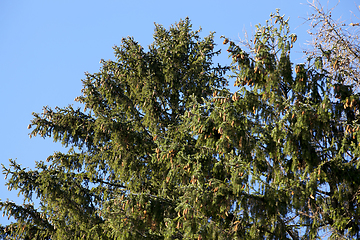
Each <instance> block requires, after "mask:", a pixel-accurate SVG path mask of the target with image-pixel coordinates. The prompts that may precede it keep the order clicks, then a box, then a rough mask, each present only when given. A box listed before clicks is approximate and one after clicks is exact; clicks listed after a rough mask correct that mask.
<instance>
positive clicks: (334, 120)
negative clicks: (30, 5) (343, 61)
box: [0, 13, 360, 239]
mask: <svg viewBox="0 0 360 240" xmlns="http://www.w3.org/2000/svg"><path fill="white" fill-rule="evenodd" d="M295 41H296V35H295V34H290V32H289V27H288V20H285V19H284V17H282V16H280V15H279V14H278V13H277V14H274V15H272V16H271V19H270V20H269V21H267V22H266V24H265V25H264V26H261V25H258V26H257V31H256V34H255V36H254V39H253V40H252V41H251V44H250V45H248V46H247V47H248V49H245V48H241V47H240V46H239V45H236V44H235V43H234V42H233V41H230V40H229V39H227V38H225V39H224V42H223V43H224V44H228V45H229V48H228V52H229V53H230V56H231V58H232V60H233V62H232V64H231V66H230V67H221V66H220V65H215V64H213V63H212V58H213V56H215V55H218V54H220V51H215V50H214V47H215V43H214V40H213V34H210V35H209V36H208V37H206V38H204V39H201V38H200V37H199V31H192V30H191V24H190V21H189V20H188V19H185V20H183V21H180V22H179V23H177V24H175V25H173V26H171V27H170V29H169V30H166V29H165V28H163V27H162V26H161V25H156V28H155V34H154V43H153V44H152V45H150V46H149V49H148V51H145V50H144V49H143V48H142V47H141V46H140V45H139V44H138V43H137V42H135V41H134V39H132V38H126V39H123V40H122V44H121V46H120V47H115V49H114V50H115V56H116V60H115V61H110V60H109V61H103V62H102V68H101V69H100V72H98V73H95V74H87V75H86V79H85V80H83V85H84V88H83V90H82V92H83V96H80V97H78V98H77V99H76V100H77V101H79V102H80V103H83V104H84V106H85V107H84V110H81V109H73V107H71V106H69V107H66V108H57V109H55V110H52V109H49V108H44V112H43V113H42V114H34V119H33V120H32V123H31V125H30V127H31V128H32V132H31V136H36V135H40V136H42V137H52V138H53V139H54V140H56V141H61V142H62V144H63V145H64V146H68V147H70V150H69V152H67V153H61V152H56V153H54V154H53V155H52V156H49V158H48V159H47V160H48V162H49V163H43V162H39V163H37V166H36V169H35V170H27V169H22V168H21V167H20V166H19V165H18V164H17V163H16V162H15V161H12V160H11V161H10V167H5V166H3V169H4V173H5V174H6V175H7V176H8V177H9V179H8V186H9V188H11V189H15V190H19V191H20V193H21V194H22V195H23V196H24V198H25V199H26V200H27V201H29V202H30V203H31V202H32V198H34V197H38V198H39V199H40V206H39V208H36V209H35V208H34V207H33V205H31V204H24V205H22V206H17V205H15V204H14V203H11V202H9V201H5V202H1V203H0V204H1V205H0V206H1V208H2V210H3V211H5V213H6V214H7V215H11V216H13V217H14V218H15V219H16V222H15V223H13V224H10V225H9V226H6V228H2V231H3V233H4V234H6V235H7V236H8V237H9V238H13V239H16V238H23V239H299V238H311V239H312V238H315V237H319V236H320V234H321V233H323V232H324V231H325V232H329V234H331V236H332V237H333V238H342V237H349V238H356V237H359V234H360V228H359V225H360V222H359V215H360V213H359V209H358V204H359V203H358V202H359V193H360V191H359V190H360V188H359V186H360V171H359V157H360V156H359V155H360V142H359V141H360V134H358V133H359V127H360V125H359V123H358V120H357V119H358V115H359V112H358V109H359V107H360V99H359V95H358V94H356V92H354V91H355V89H354V87H353V86H351V85H345V84H344V82H343V77H342V75H341V73H339V74H338V75H336V78H329V77H328V75H327V71H326V70H325V69H323V68H322V64H321V61H322V56H317V57H316V58H315V59H314V60H312V59H308V60H309V61H308V62H307V63H306V64H299V65H296V66H294V65H293V64H292V63H291V61H290V50H291V48H292V45H293V43H294V42H295ZM229 69H231V70H232V73H233V76H232V77H230V78H229V79H226V78H225V77H224V74H225V73H226V71H227V70H229ZM331 76H333V75H331ZM232 80H234V81H233V82H235V85H234V87H235V88H234V89H235V91H234V92H231V91H230V90H229V89H228V88H227V84H228V82H230V81H232ZM329 236H330V235H329Z"/></svg>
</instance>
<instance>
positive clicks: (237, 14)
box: [0, 0, 359, 224]
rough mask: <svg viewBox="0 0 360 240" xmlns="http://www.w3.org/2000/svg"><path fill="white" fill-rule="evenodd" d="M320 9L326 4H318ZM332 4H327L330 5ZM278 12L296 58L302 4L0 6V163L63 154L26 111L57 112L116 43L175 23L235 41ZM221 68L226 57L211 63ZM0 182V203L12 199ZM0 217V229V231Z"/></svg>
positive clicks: (35, 2) (343, 11) (302, 0)
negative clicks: (39, 133)
mask: <svg viewBox="0 0 360 240" xmlns="http://www.w3.org/2000/svg"><path fill="white" fill-rule="evenodd" d="M320 2H321V3H322V4H323V5H324V6H325V7H326V6H327V1H325V0H320ZM336 3H337V0H330V3H329V5H330V6H334V5H335V4H336ZM356 3H357V4H359V0H356V1H355V0H342V2H341V3H340V4H339V5H338V6H337V8H336V11H335V13H336V14H337V16H342V17H343V18H344V19H349V18H350V17H351V14H350V10H353V11H357V8H356ZM276 8H280V9H281V14H285V15H286V16H289V17H290V25H291V28H292V32H294V33H296V34H298V42H297V43H298V44H297V45H296V46H295V51H298V53H297V54H296V57H295V58H293V61H295V62H297V63H298V62H302V61H303V60H302V59H300V58H301V56H302V54H301V51H302V47H303V48H305V47H306V46H305V45H303V43H305V42H306V40H309V39H310V38H309V36H308V35H307V33H306V30H307V29H308V28H309V26H308V24H307V23H306V24H304V25H302V23H304V19H302V18H306V16H307V14H309V13H310V12H311V10H310V8H309V6H308V5H307V2H306V0H271V1H270V0H237V1H235V0H233V1H230V0H222V1H219V0H218V1H212V0H207V1H203V0H191V1H189V0H182V1H169V0H166V1H164V0H163V1H159V0H153V1H149V0H146V1H145V0H143V1H139V0H134V1H120V0H118V1H115V0H112V1H110V0H103V1H92V0H86V1H85V0H76V1H74V0H71V1H69V0H62V1H45V0H32V1H25V0H22V1H21V0H0V74H1V75H0V81H1V87H0V100H1V101H0V109H1V118H0V131H1V139H0V146H1V151H0V162H1V163H3V164H5V165H8V159H10V158H12V159H17V161H18V162H19V163H21V164H22V166H23V167H30V168H33V167H34V165H35V164H34V163H35V161H40V160H46V158H47V157H48V156H49V155H51V154H52V153H53V152H54V151H66V149H64V148H62V146H61V145H60V144H59V143H54V142H53V141H52V139H42V138H40V137H36V138H32V139H29V136H28V134H29V132H30V130H28V129H27V126H28V124H29V123H30V120H31V119H32V115H31V113H32V112H41V111H42V107H43V106H45V105H48V106H50V107H52V108H54V107H55V106H59V107H65V106H67V105H68V104H74V103H75V102H74V98H75V97H77V96H79V95H80V90H81V88H82V84H81V79H83V78H84V72H85V71H88V72H90V73H93V72H97V71H98V70H99V67H100V64H99V61H100V59H105V60H107V59H114V57H113V49H112V47H113V46H114V45H119V44H120V42H121V38H122V37H126V36H133V37H134V38H135V40H137V41H138V42H139V43H140V44H141V45H143V46H144V47H146V46H148V45H149V44H150V43H151V42H152V34H153V30H154V22H156V23H159V24H162V25H163V26H165V27H169V26H170V25H171V24H173V23H175V22H177V21H179V19H180V18H185V17H187V16H188V17H189V18H190V19H191V21H192V24H193V28H194V29H198V28H199V27H200V26H201V27H202V29H203V32H202V34H203V36H205V35H207V34H208V33H209V32H210V31H215V32H216V35H215V36H216V37H215V41H216V42H217V43H218V44H219V45H218V47H221V42H222V41H221V39H220V38H219V37H220V36H221V35H225V36H227V37H229V38H231V39H233V40H235V41H236V40H238V39H239V37H243V34H244V32H243V30H244V28H246V29H247V30H248V31H249V32H251V29H252V27H251V26H253V28H254V26H255V25H256V24H257V23H265V20H266V19H268V18H269V14H270V13H271V12H275V9H276ZM219 61H220V62H222V63H227V61H228V60H227V58H226V57H225V54H224V57H222V58H221V59H219ZM16 195H17V193H16V192H8V191H7V188H6V187H5V180H4V177H3V176H2V177H1V178H0V199H2V200H6V199H7V198H9V199H12V200H15V202H17V203H21V201H20V200H19V199H16ZM7 222H8V220H7V218H6V217H4V218H1V215H0V224H6V223H7Z"/></svg>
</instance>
